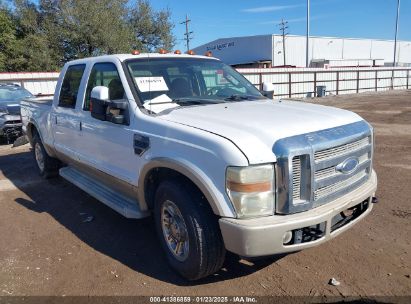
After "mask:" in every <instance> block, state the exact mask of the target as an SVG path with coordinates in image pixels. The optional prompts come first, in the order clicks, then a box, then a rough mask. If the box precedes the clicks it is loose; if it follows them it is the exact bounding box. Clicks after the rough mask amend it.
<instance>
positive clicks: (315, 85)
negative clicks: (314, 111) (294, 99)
mask: <svg viewBox="0 0 411 304" xmlns="http://www.w3.org/2000/svg"><path fill="white" fill-rule="evenodd" d="M316 91H317V72H314V90H313V95H314V97H317V96H316Z"/></svg>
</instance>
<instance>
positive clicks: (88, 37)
mask: <svg viewBox="0 0 411 304" xmlns="http://www.w3.org/2000/svg"><path fill="white" fill-rule="evenodd" d="M11 2H12V4H11V5H9V6H8V7H7V5H5V4H4V1H2V0H0V71H55V70H58V69H59V68H60V67H61V66H62V65H63V64H64V63H65V62H67V61H69V60H72V59H77V58H84V57H90V56H97V55H103V54H114V53H124V52H125V53H129V52H130V51H131V50H132V49H139V50H143V51H153V50H156V49H159V48H166V49H171V48H172V47H173V45H174V41H175V39H174V36H173V35H172V29H173V24H172V23H171V21H170V17H171V14H170V11H169V10H163V11H155V10H154V9H153V8H152V7H151V5H150V3H149V2H148V1H147V0H138V1H137V2H130V1H128V0H99V1H89V0H40V1H37V2H32V1H30V0H13V1H11Z"/></svg>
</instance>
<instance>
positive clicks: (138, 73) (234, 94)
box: [127, 58, 264, 106]
mask: <svg viewBox="0 0 411 304" xmlns="http://www.w3.org/2000/svg"><path fill="white" fill-rule="evenodd" d="M127 66H128V69H129V71H130V73H131V75H132V77H133V79H134V84H135V86H136V88H137V91H138V93H139V97H140V100H141V101H142V102H143V104H146V103H152V102H154V101H155V100H156V101H159V102H161V103H163V104H164V103H172V102H174V103H177V104H178V105H179V106H182V105H192V104H195V105H201V104H210V103H220V102H233V101H242V100H258V99H264V97H263V96H262V95H261V93H260V92H259V91H258V90H257V89H256V88H255V87H254V86H253V85H252V84H251V83H250V82H249V81H248V80H246V79H245V78H244V77H243V76H242V75H241V74H239V73H238V72H236V71H235V70H234V69H232V68H231V67H230V66H228V65H226V64H224V63H222V62H220V61H217V60H212V59H201V58H148V59H145V60H141V59H135V60H130V61H128V62H127Z"/></svg>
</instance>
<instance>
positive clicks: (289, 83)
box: [288, 72, 291, 98]
mask: <svg viewBox="0 0 411 304" xmlns="http://www.w3.org/2000/svg"><path fill="white" fill-rule="evenodd" d="M288 97H289V98H291V72H288Z"/></svg>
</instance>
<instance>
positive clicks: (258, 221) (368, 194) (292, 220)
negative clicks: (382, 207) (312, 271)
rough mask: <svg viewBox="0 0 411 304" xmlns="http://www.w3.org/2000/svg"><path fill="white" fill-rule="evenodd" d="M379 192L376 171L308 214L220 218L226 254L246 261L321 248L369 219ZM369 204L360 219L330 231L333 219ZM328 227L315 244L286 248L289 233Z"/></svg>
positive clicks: (311, 242) (307, 243)
mask: <svg viewBox="0 0 411 304" xmlns="http://www.w3.org/2000/svg"><path fill="white" fill-rule="evenodd" d="M376 189H377V175H376V173H375V172H374V171H373V172H372V174H371V177H370V179H369V180H368V181H367V182H366V183H364V184H363V185H362V186H361V187H360V188H358V189H356V190H354V191H352V192H350V193H348V194H346V195H344V196H341V197H339V198H337V199H335V200H334V201H332V202H330V203H327V204H325V205H323V206H320V207H317V208H314V209H311V210H309V211H305V212H301V213H296V214H292V215H274V216H269V217H261V218H253V219H231V218H221V219H220V220H219V224H220V229H221V233H222V236H223V239H224V244H225V247H226V249H227V250H229V251H231V252H234V253H236V254H239V255H241V256H244V257H258V256H267V255H273V254H280V253H287V252H293V251H299V250H302V249H305V248H309V247H314V246H317V245H319V244H322V243H324V242H326V241H328V240H330V239H332V238H334V237H336V236H337V235H339V234H340V233H342V232H344V231H345V230H347V229H349V228H351V227H352V226H353V225H354V224H355V223H357V222H358V221H360V220H361V219H363V218H364V217H365V216H367V215H368V214H369V213H370V212H371V210H372V207H373V204H372V203H371V200H372V197H373V196H374V194H375V191H376ZM365 200H368V202H369V203H368V208H367V209H366V210H365V211H364V212H363V213H362V214H361V215H360V216H358V217H357V218H355V219H354V220H352V221H350V222H348V223H347V224H345V225H344V226H342V227H340V228H338V229H336V230H334V231H331V227H332V224H331V223H332V219H333V218H334V217H335V216H337V215H338V214H340V213H341V212H342V211H345V210H347V209H349V208H351V207H353V206H356V205H358V204H360V203H361V202H363V201H365ZM321 223H325V232H324V235H323V236H322V237H321V238H319V239H317V240H314V241H310V242H305V243H299V244H293V245H284V244H283V236H284V234H285V233H286V232H287V231H292V230H297V229H300V228H304V227H309V226H313V225H317V224H321Z"/></svg>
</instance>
